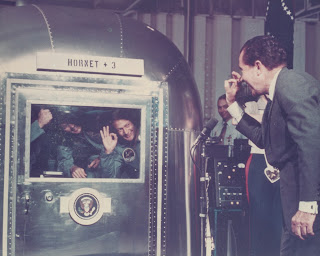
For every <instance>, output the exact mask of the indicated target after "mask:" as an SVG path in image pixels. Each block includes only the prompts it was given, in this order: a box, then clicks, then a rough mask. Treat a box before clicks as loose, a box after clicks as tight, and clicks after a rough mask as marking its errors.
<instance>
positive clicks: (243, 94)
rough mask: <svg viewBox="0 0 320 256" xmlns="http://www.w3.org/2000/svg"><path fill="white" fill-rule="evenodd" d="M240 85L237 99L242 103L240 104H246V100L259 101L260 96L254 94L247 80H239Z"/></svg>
mask: <svg viewBox="0 0 320 256" xmlns="http://www.w3.org/2000/svg"><path fill="white" fill-rule="evenodd" d="M238 87H239V90H238V92H237V94H236V101H237V102H238V103H239V104H240V105H244V104H245V103H246V102H249V101H257V100H258V98H259V97H258V96H254V95H253V94H252V91H251V89H250V86H249V85H248V83H247V82H245V81H239V82H238Z"/></svg>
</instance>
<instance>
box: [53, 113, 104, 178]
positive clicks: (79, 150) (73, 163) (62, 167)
mask: <svg viewBox="0 0 320 256" xmlns="http://www.w3.org/2000/svg"><path fill="white" fill-rule="evenodd" d="M91 119H92V118H91V117H90V115H89V114H87V113H82V112H80V111H79V112H74V113H65V114H61V115H60V116H59V117H58V127H59V129H60V135H61V139H60V141H59V144H58V147H57V161H58V170H59V171H62V172H63V173H64V176H65V177H72V178H99V177H100V176H101V168H100V156H99V155H100V153H101V151H102V150H103V145H102V141H101V137H100V134H99V129H98V128H97V127H96V123H95V122H94V121H92V120H91Z"/></svg>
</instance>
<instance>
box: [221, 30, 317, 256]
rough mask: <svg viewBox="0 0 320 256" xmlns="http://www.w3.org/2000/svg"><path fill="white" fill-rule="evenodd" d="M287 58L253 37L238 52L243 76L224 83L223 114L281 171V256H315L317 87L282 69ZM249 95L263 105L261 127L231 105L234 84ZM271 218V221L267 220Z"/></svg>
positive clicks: (268, 41)
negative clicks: (242, 86)
mask: <svg viewBox="0 0 320 256" xmlns="http://www.w3.org/2000/svg"><path fill="white" fill-rule="evenodd" d="M286 63H287V54H286V51H285V49H284V47H283V46H281V44H280V43H279V42H278V41H277V40H276V39H275V38H273V37H271V36H258V37H255V38H253V39H251V40H249V41H247V42H246V43H245V45H244V46H243V47H242V49H241V51H240V56H239V67H240V69H241V72H242V75H240V74H238V73H236V72H233V73H232V75H233V78H232V79H229V80H226V81H225V89H226V95H227V102H228V105H229V108H228V111H229V112H230V113H231V115H232V116H233V117H234V118H235V120H236V121H237V122H238V124H237V129H238V130H239V131H240V132H241V133H243V134H244V135H245V136H246V137H248V138H249V139H250V140H252V141H253V142H254V143H255V144H256V145H257V146H259V147H261V148H265V150H266V156H267V159H268V161H269V163H270V164H271V165H273V166H275V167H277V168H278V169H279V170H280V191H281V200H282V208H283V216H284V227H283V235H282V241H281V254H280V255H281V256H294V255H296V256H298V255H299V256H302V255H303V256H314V255H318V254H319V252H320V218H319V215H318V204H319V201H320V106H319V104H320V83H319V81H317V80H316V79H314V78H313V77H312V76H310V75H308V74H306V73H299V72H295V71H293V70H289V69H287V68H286ZM241 80H244V81H246V82H247V83H248V84H249V86H250V88H251V91H252V93H253V95H265V97H266V98H267V100H268V105H267V107H266V110H265V113H264V116H263V120H262V124H260V123H259V122H258V121H256V120H255V119H254V118H252V117H250V116H249V115H247V114H246V113H244V111H243V110H242V109H241V107H240V105H239V104H238V103H237V102H236V100H235V98H236V97H235V95H236V93H237V91H238V90H239V87H238V83H239V81H241ZM270 218H272V216H270Z"/></svg>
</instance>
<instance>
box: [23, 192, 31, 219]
mask: <svg viewBox="0 0 320 256" xmlns="http://www.w3.org/2000/svg"><path fill="white" fill-rule="evenodd" d="M25 201H26V203H25V206H24V214H28V213H29V204H30V196H29V194H26V195H25Z"/></svg>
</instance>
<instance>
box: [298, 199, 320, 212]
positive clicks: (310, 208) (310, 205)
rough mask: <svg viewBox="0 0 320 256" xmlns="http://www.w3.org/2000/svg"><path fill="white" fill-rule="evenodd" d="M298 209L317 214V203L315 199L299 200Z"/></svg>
mask: <svg viewBox="0 0 320 256" xmlns="http://www.w3.org/2000/svg"><path fill="white" fill-rule="evenodd" d="M299 211H301V212H307V213H312V214H318V203H317V201H310V202H306V201H300V202H299Z"/></svg>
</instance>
